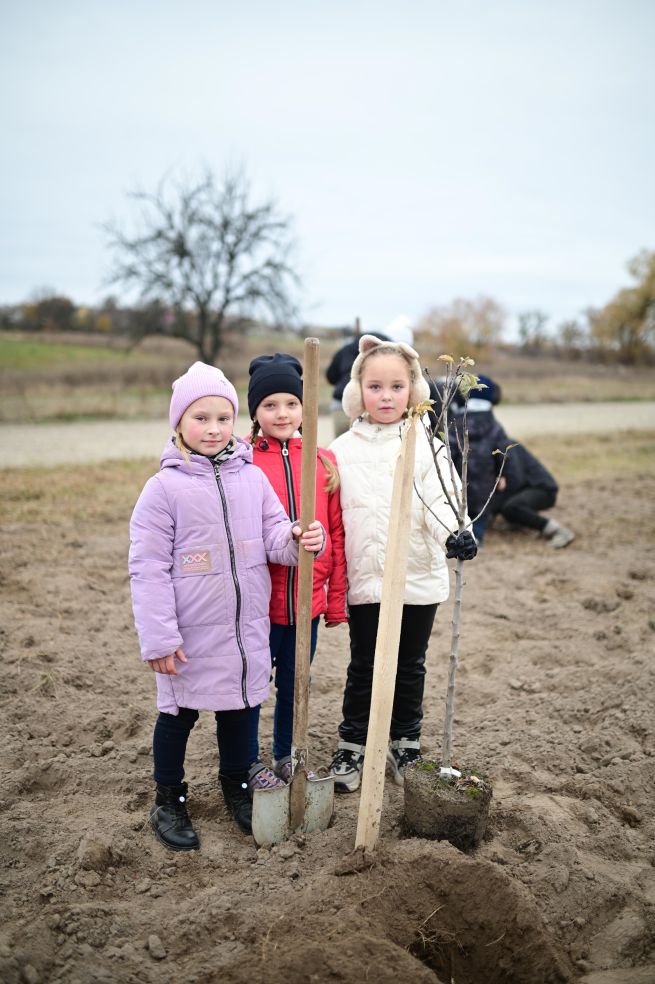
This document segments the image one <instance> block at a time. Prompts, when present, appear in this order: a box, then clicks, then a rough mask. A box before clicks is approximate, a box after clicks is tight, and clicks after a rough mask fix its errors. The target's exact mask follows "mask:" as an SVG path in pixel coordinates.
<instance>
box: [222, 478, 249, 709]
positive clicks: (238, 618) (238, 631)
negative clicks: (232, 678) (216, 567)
mask: <svg viewBox="0 0 655 984" xmlns="http://www.w3.org/2000/svg"><path fill="white" fill-rule="evenodd" d="M214 477H215V478H216V484H217V485H218V493H219V495H220V497H221V505H222V506H223V521H224V522H225V532H226V534H227V542H228V546H229V548H230V567H231V569H232V580H233V581H234V591H235V593H236V596H237V613H236V623H235V631H236V637H237V646H238V647H239V652H240V653H241V696H242V697H243V705H244V707H250V704H249V703H248V691H247V687H246V681H247V678H248V659H247V657H246V651H245V649H244V648H243V642H242V640H241V624H240V623H241V587H240V586H239V578H238V577H237V565H236V561H235V558H234V540H233V539H232V530H231V529H230V521H229V517H228V512H227V500H226V498H225V490H224V488H223V483H222V481H221V474H220V465H214Z"/></svg>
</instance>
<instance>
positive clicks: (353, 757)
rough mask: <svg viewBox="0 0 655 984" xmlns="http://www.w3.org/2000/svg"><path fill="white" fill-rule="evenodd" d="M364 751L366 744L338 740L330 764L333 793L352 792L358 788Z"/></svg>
mask: <svg viewBox="0 0 655 984" xmlns="http://www.w3.org/2000/svg"><path fill="white" fill-rule="evenodd" d="M365 751H366V745H355V744H353V743H352V742H350V741H340V742H339V744H338V745H337V750H336V752H335V754H334V758H333V759H332V762H331V764H330V772H331V774H332V775H333V776H334V791H335V793H354V792H355V790H356V789H359V784H360V782H361V781H362V769H363V768H364V752H365Z"/></svg>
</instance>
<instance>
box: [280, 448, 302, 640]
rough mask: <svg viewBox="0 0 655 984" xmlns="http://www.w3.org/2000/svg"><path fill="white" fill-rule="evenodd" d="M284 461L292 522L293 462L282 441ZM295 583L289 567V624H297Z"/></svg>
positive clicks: (293, 515) (294, 504) (293, 501)
mask: <svg viewBox="0 0 655 984" xmlns="http://www.w3.org/2000/svg"><path fill="white" fill-rule="evenodd" d="M281 443H282V462H283V464H284V478H285V481H286V484H287V498H288V500H289V519H290V520H291V522H292V524H293V523H295V522H296V521H297V519H298V515H297V513H296V499H295V496H294V494H293V472H292V470H291V462H290V461H289V448H288V442H287V441H282V442H281ZM295 583H296V568H295V567H287V618H288V620H289V625H295V622H296V618H295V611H294V607H295V606H294V594H295V590H294V588H295Z"/></svg>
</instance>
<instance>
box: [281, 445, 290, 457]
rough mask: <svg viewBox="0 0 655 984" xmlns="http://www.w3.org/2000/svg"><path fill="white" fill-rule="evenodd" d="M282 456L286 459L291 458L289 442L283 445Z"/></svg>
mask: <svg viewBox="0 0 655 984" xmlns="http://www.w3.org/2000/svg"><path fill="white" fill-rule="evenodd" d="M282 454H283V455H284V457H285V458H288V457H289V448H288V447H287V442H286V441H285V442H284V443H283V445H282Z"/></svg>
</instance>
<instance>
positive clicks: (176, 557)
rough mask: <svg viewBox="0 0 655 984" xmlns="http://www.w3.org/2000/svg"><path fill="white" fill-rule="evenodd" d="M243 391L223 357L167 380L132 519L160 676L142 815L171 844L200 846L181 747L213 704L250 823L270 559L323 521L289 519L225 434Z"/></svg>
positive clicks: (238, 805)
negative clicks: (152, 465) (253, 728)
mask: <svg viewBox="0 0 655 984" xmlns="http://www.w3.org/2000/svg"><path fill="white" fill-rule="evenodd" d="M238 408H239V404H238V399H237V394H236V391H235V389H234V387H233V386H232V384H231V383H230V382H229V381H228V380H227V379H226V378H225V376H224V375H223V373H222V372H221V370H220V369H216V368H214V367H213V366H208V365H205V364H204V363H202V362H196V363H195V364H194V365H192V366H191V368H190V369H189V370H188V371H187V372H186V373H185V374H184V375H183V376H181V377H180V378H179V379H177V380H175V382H174V383H173V396H172V399H171V405H170V414H169V419H170V423H171V427H172V429H173V431H174V432H175V434H174V436H173V438H172V439H171V441H170V443H169V444H167V446H166V448H165V449H164V452H163V454H162V457H161V470H160V471H159V472H158V474H157V475H155V476H153V477H152V478H151V479H149V481H148V482H147V483H146V485H145V487H144V489H143V492H142V493H141V496H140V497H139V500H138V502H137V504H136V506H135V508H134V513H133V514H132V520H131V523H130V556H129V569H130V579H131V587H132V604H133V608H134V621H135V625H136V629H137V632H138V635H139V642H140V644H141V655H142V658H143V659H144V660H145V661H147V662H148V663H149V665H150V668H151V670H153V671H154V673H155V676H156V680H157V707H158V708H159V717H158V718H157V722H156V724H155V732H154V739H153V753H154V778H155V782H156V784H157V788H156V799H155V805H154V807H153V809H152V811H151V814H150V823H151V825H152V827H153V829H154V831H155V834H156V835H157V837H158V838H159V840H160V841H161V842H162V843H163V844H164V845H165V846H166V847H168V848H171V849H172V850H175V851H188V850H193V849H195V848H197V847H198V846H199V841H198V837H197V835H196V832H195V831H194V829H193V827H192V825H191V821H190V819H189V815H188V813H187V807H186V799H187V784H186V783H185V782H184V781H183V780H184V758H185V752H186V745H187V740H188V737H189V734H190V732H191V729H192V728H193V726H194V724H195V723H196V721H197V720H198V712H199V711H200V710H208V711H214V713H215V717H216V737H217V741H218V752H219V759H220V766H219V781H220V785H221V788H222V791H223V796H224V798H225V803H226V805H227V808H228V810H229V812H230V814H231V815H232V816H233V817H234V819H235V820H236V822H237V824H238V825H239V826H240V827H241V829H242V830H244V831H246V832H250V830H251V816H252V806H251V801H250V795H249V792H250V791H249V789H248V779H249V767H250V765H251V764H252V763H250V761H249V733H250V728H249V717H250V715H251V713H252V708H255V707H258V706H259V704H261V702H262V701H263V700H264V699H265V698H266V697H267V696H268V690H269V680H270V675H271V657H270V650H269V628H270V626H269V618H268V612H269V603H270V595H271V580H270V575H269V572H268V561H271V562H272V563H275V564H290V565H295V564H297V562H298V544H297V542H296V541H295V539H294V537H296V538H298V539H299V540H300V543H301V544H302V546H303V547H304V549H306V550H309V551H311V552H314V553H317V552H319V551H320V549H321V546H322V543H323V530H322V527H321V525H320V523H317V522H314V523H311V524H310V526H309V528H308V530H307V531H306V532H305V533H304V534H302V535H301V530H300V527H299V526H298V525H294V526H293V527H292V524H291V521H290V520H289V518H288V516H287V515H286V513H285V511H284V509H283V508H282V505H281V504H280V500H279V499H278V497H277V495H276V494H275V492H274V491H273V488H272V487H271V485H270V483H269V481H268V479H267V478H266V476H265V475H264V473H263V472H262V471H261V470H260V469H259V468H257V467H256V466H255V465H253V463H252V448H251V447H250V445H249V444H247V443H246V442H245V441H243V440H241V439H240V438H236V437H235V436H234V435H233V429H234V422H235V420H236V416H237V413H238Z"/></svg>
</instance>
